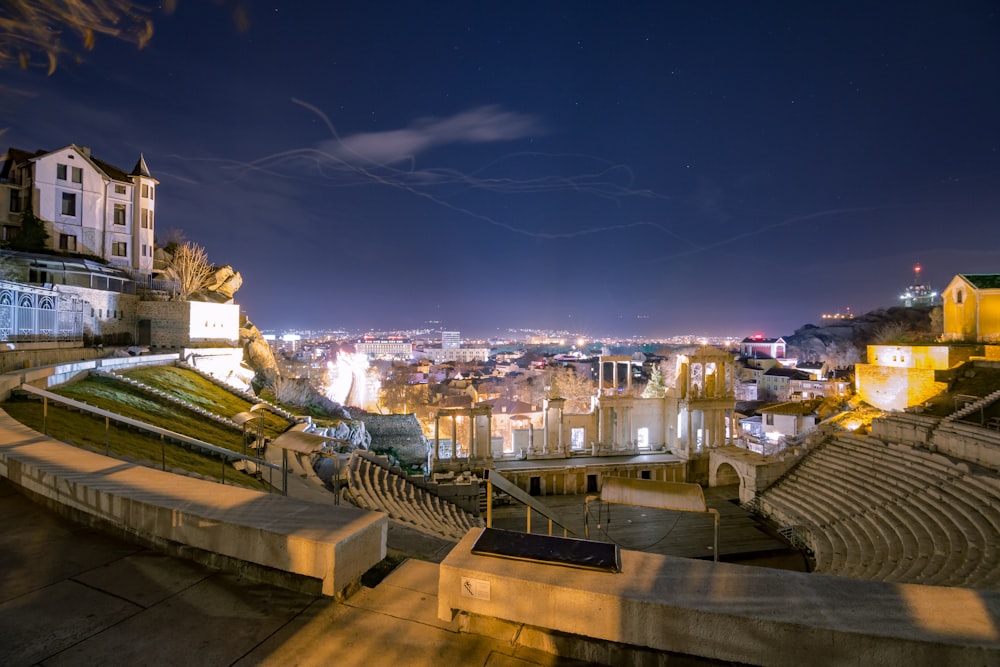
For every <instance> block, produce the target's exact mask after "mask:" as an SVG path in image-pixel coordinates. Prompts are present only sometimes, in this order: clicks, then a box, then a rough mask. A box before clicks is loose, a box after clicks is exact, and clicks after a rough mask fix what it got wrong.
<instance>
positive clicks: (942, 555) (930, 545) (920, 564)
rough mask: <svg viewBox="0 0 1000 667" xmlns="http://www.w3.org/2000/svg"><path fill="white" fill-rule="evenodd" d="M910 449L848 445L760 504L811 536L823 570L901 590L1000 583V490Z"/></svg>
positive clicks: (828, 450)
mask: <svg viewBox="0 0 1000 667" xmlns="http://www.w3.org/2000/svg"><path fill="white" fill-rule="evenodd" d="M968 470H969V468H968V466H967V465H961V464H955V463H953V462H952V461H950V460H949V459H947V458H946V457H944V456H940V455H936V454H932V453H930V452H923V451H920V450H914V449H913V448H911V447H905V446H898V445H885V444H884V443H882V442H880V441H878V440H872V439H868V438H863V437H860V436H854V435H850V436H839V437H836V438H834V439H832V440H831V441H829V442H827V443H825V444H824V445H823V446H821V447H819V448H817V449H816V450H814V451H813V452H812V453H811V454H810V455H809V457H808V458H807V459H805V460H804V461H803V462H802V463H801V464H800V465H798V466H796V468H794V469H793V470H792V471H790V472H789V473H788V474H786V475H785V476H784V477H782V478H781V480H779V481H778V482H777V483H776V484H774V485H772V486H771V487H770V488H769V489H767V490H766V491H765V492H764V493H763V494H762V495H761V496H760V507H761V511H762V513H764V514H766V515H768V516H771V517H772V519H773V520H775V521H776V522H777V523H779V524H780V525H798V526H803V527H805V529H806V530H805V532H806V533H807V535H808V540H809V544H810V548H811V550H812V551H813V556H814V559H815V565H816V570H817V571H820V572H828V573H832V574H839V575H844V576H853V577H859V578H866V579H879V580H885V581H894V582H921V583H933V584H938V585H965V586H983V585H996V583H997V582H998V581H1000V567H998V564H997V563H998V561H1000V552H998V549H997V546H996V545H997V544H998V543H1000V482H996V481H994V480H993V479H992V478H988V477H983V476H973V475H970V474H968Z"/></svg>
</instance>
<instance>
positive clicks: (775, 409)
mask: <svg viewBox="0 0 1000 667" xmlns="http://www.w3.org/2000/svg"><path fill="white" fill-rule="evenodd" d="M816 405H817V403H816V402H815V401H801V402H798V401H790V402H788V403H777V404H775V405H769V406H767V407H766V408H761V409H760V410H758V412H768V413H771V414H776V415H808V414H812V413H813V412H815V410H816Z"/></svg>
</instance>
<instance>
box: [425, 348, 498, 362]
mask: <svg viewBox="0 0 1000 667" xmlns="http://www.w3.org/2000/svg"><path fill="white" fill-rule="evenodd" d="M423 353H424V356H426V357H427V358H428V359H430V360H431V361H432V362H434V363H435V364H440V363H442V362H445V361H454V362H459V363H467V364H468V363H475V362H484V361H488V360H489V358H490V348H488V347H449V348H446V347H428V348H424V352H423Z"/></svg>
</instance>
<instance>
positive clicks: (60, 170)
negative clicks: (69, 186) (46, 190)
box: [56, 164, 66, 181]
mask: <svg viewBox="0 0 1000 667" xmlns="http://www.w3.org/2000/svg"><path fill="white" fill-rule="evenodd" d="M56 178H58V179H59V180H60V181H65V180H66V165H64V164H57V165H56Z"/></svg>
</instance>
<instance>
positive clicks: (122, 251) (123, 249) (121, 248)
mask: <svg viewBox="0 0 1000 667" xmlns="http://www.w3.org/2000/svg"><path fill="white" fill-rule="evenodd" d="M127 253H128V244H127V243H125V242H124V241H115V242H114V243H112V244H111V254H112V255H113V256H114V257H124V256H125V255H126V254H127Z"/></svg>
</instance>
